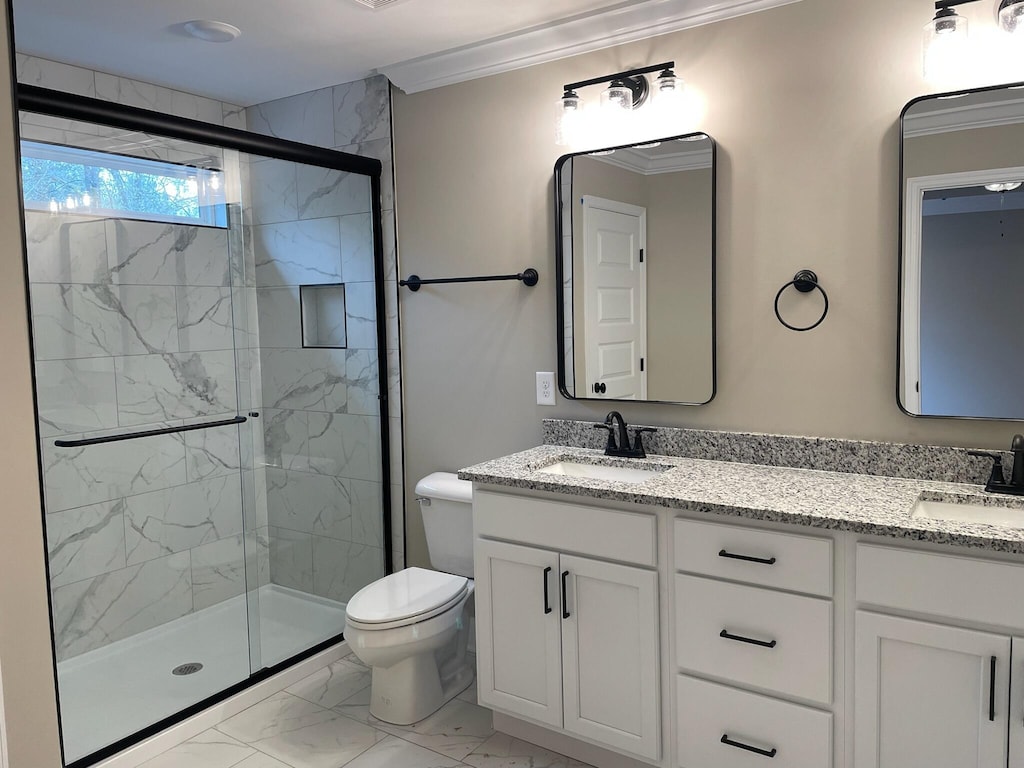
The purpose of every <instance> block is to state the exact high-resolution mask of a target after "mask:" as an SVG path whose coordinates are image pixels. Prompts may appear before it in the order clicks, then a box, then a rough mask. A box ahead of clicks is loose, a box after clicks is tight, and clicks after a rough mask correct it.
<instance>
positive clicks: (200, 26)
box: [185, 19, 242, 43]
mask: <svg viewBox="0 0 1024 768" xmlns="http://www.w3.org/2000/svg"><path fill="white" fill-rule="evenodd" d="M185 31H186V32H188V33H189V34H190V35H192V37H195V38H197V39H199V40H205V41H206V42H208V43H230V42H231V41H232V40H234V39H235V38H237V37H238V36H239V35H241V34H242V30H240V29H239V28H238V27H236V26H234V25H233V24H228V23H226V22H223V21H209V20H208V19H196V20H195V21H187V22H185Z"/></svg>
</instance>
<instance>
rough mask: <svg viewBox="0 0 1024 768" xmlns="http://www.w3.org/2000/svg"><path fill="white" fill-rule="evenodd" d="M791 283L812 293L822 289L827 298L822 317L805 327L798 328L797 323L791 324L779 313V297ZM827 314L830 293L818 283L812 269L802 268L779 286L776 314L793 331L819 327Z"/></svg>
mask: <svg viewBox="0 0 1024 768" xmlns="http://www.w3.org/2000/svg"><path fill="white" fill-rule="evenodd" d="M791 285H792V286H793V287H794V288H796V289H797V290H798V291H800V293H810V292H811V291H813V290H814V289H815V288H817V289H818V290H819V291H821V297H822V298H823V299H825V309H824V310H823V311H822V313H821V317H819V318H818V320H817V322H815V323H812V324H811V325H808V326H805V327H803V328H798V327H797V326H795V325H790V324H789V323H787V322H786V321H785V320H783V319H782V315H781V314H780V313H779V299H780V298H782V293H783V291H785V290H786V289H787V288H789V286H791ZM827 314H828V294H827V293H825V289H824V288H822V287H821V285H820V284H819V283H818V276H817V275H816V274H814V273H813V272H811V270H809V269H801V270H800V271H799V272H797V273H796V274H795V275H794V276H793V279H792V280H790V281H789V282H788V283H786V284H785V285H784V286H782V287H781V288H779V292H778V293H777V294H775V316H776V317H777V318H778V319H779V322H780V323H782V324H783V325H784V326H786V327H787V328H789V330H791V331H809V330H811V329H812V328H817V327H818V326H819V325H821V323H822V321H823V320H824V319H825V316H826V315H827Z"/></svg>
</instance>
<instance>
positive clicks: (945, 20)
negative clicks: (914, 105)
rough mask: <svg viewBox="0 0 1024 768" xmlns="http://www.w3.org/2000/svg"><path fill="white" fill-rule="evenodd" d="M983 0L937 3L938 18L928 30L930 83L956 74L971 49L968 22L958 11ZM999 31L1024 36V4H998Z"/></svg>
mask: <svg viewBox="0 0 1024 768" xmlns="http://www.w3.org/2000/svg"><path fill="white" fill-rule="evenodd" d="M977 2H981V0H936V3H935V16H934V18H932V20H931V21H929V22H928V23H927V24H925V26H924V76H925V77H926V78H928V79H934V78H935V77H937V76H938V77H943V76H944V75H945V74H948V73H951V72H955V71H956V70H957V69H958V67H959V66H960V61H959V59H960V57H961V56H962V54H963V52H964V49H965V47H966V45H967V34H968V33H967V19H966V18H965V17H963V16H961V15H960V14H958V13H957V12H956V11H955V10H953V9H954V8H955V7H956V6H958V5H967V4H968V3H977ZM994 11H995V16H996V21H997V23H998V25H999V28H1000V29H1001V30H1002V31H1004V32H1006V33H1008V34H1011V35H1016V34H1021V35H1024V0H996V6H995V9H994Z"/></svg>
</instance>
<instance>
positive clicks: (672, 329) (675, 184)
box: [555, 133, 716, 405]
mask: <svg viewBox="0 0 1024 768" xmlns="http://www.w3.org/2000/svg"><path fill="white" fill-rule="evenodd" d="M715 157H716V146H715V142H714V140H713V139H712V138H711V137H710V136H708V135H707V134H706V133H691V134H686V135H681V136H672V137H669V138H665V139H659V140H655V141H649V142H645V143H641V144H632V145H627V146H620V147H610V148H607V149H603V150H595V151H590V152H577V153H573V154H569V155H563V156H562V157H560V158H559V159H558V162H557V163H556V164H555V220H556V221H555V225H556V233H557V247H556V248H557V255H556V259H555V265H556V272H557V277H558V286H557V290H558V386H559V389H560V390H561V391H562V394H563V395H564V396H566V397H569V398H572V399H589V400H639V401H647V402H661V403H677V404H681V405H703V404H705V403H708V402H710V401H711V399H712V398H713V397H714V396H715V387H716V378H715V209H716V204H715Z"/></svg>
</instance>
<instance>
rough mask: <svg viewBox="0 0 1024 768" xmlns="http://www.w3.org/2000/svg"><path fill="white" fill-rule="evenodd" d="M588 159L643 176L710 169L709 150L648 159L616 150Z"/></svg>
mask: <svg viewBox="0 0 1024 768" xmlns="http://www.w3.org/2000/svg"><path fill="white" fill-rule="evenodd" d="M589 157H591V158H592V159H594V160H599V161H600V162H602V163H608V165H615V166H618V167H619V168H625V169H626V170H627V171H632V172H634V173H639V174H642V175H644V176H656V175H657V174H659V173H675V172H676V171H696V170H700V169H701V168H710V167H711V149H710V148H709V149H696V150H691V151H690V152H673V153H672V154H666V155H657V156H655V157H649V156H648V155H645V154H644V153H643V152H638V151H637V150H635V149H632V148H627V149H617V150H615V152H614V153H612V154H610V155H589Z"/></svg>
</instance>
